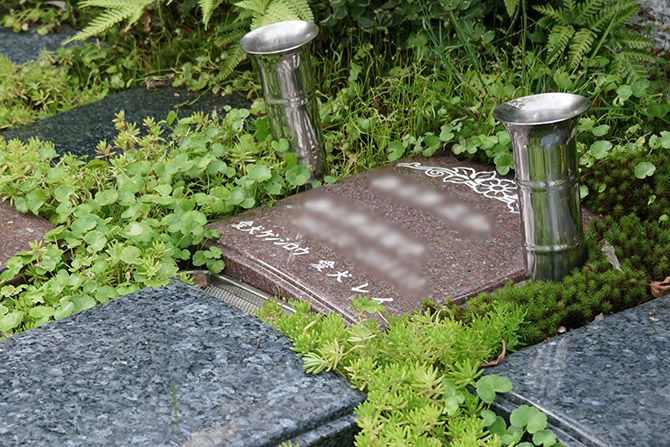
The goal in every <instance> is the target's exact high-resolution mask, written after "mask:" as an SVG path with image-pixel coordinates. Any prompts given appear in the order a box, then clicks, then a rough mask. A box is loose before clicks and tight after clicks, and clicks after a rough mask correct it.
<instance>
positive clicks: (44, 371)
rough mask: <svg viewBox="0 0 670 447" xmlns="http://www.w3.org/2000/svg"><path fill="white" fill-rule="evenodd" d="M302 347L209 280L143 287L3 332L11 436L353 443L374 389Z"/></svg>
mask: <svg viewBox="0 0 670 447" xmlns="http://www.w3.org/2000/svg"><path fill="white" fill-rule="evenodd" d="M290 348H291V343H290V342H289V341H288V339H286V337H284V336H283V335H281V334H280V333H278V332H277V331H275V330H274V329H272V328H271V327H269V326H267V325H265V324H264V323H262V322H260V321H259V320H257V319H256V318H254V317H252V316H249V315H247V314H244V313H243V312H241V311H238V310H236V309H234V308H232V307H230V306H229V305H228V304H226V303H224V302H223V301H221V300H219V299H217V298H214V297H212V296H210V295H207V294H205V293H204V292H202V291H200V290H199V289H195V288H193V287H191V286H188V285H186V284H183V283H181V282H178V281H174V282H172V283H171V284H169V285H167V286H164V287H160V288H156V289H143V290H141V291H139V292H136V293H133V294H130V295H126V296H124V297H121V298H118V299H116V300H114V301H111V302H108V303H106V304H103V305H100V306H98V307H96V308H93V309H89V310H87V311H84V312H81V313H79V314H76V315H73V316H71V317H67V318H64V319H62V320H59V321H57V322H54V323H51V324H48V325H45V326H42V327H39V328H37V329H33V330H30V331H27V332H24V333H21V334H18V335H15V336H13V337H10V338H8V339H5V340H2V341H0V414H1V415H2V417H0V446H2V447H10V446H11V447H14V446H20V445H21V446H22V445H30V446H59V447H74V446H123V447H128V446H148V447H149V446H150V447H156V446H188V447H200V446H202V447H204V446H208V447H212V446H226V447H234V446H244V447H253V446H274V445H277V444H280V443H281V442H283V441H286V440H289V439H299V440H301V444H300V445H301V446H311V445H321V444H319V442H324V443H327V442H332V444H331V445H338V446H340V445H350V444H351V442H352V438H351V436H352V433H353V432H352V429H353V428H354V427H355V422H354V420H353V416H352V413H353V408H354V407H355V406H356V405H357V404H358V403H360V402H361V401H362V400H363V399H364V397H365V396H364V395H363V394H362V393H360V392H358V391H356V390H353V389H351V387H350V384H349V383H348V382H347V381H346V380H344V379H343V378H342V377H340V376H337V375H335V374H330V373H329V374H319V375H316V376H315V375H308V374H305V373H304V371H303V367H302V360H300V359H299V358H298V357H297V356H296V355H295V353H294V352H293V351H291V349H290ZM175 406H176V411H175ZM303 441H304V442H303Z"/></svg>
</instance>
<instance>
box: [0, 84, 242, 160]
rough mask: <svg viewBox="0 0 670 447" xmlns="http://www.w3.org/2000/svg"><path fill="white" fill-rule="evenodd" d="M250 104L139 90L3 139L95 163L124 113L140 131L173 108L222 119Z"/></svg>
mask: <svg viewBox="0 0 670 447" xmlns="http://www.w3.org/2000/svg"><path fill="white" fill-rule="evenodd" d="M249 104H250V103H249V102H248V101H247V100H245V99H244V98H242V97H240V96H239V95H228V96H224V97H222V96H214V95H213V94H211V93H206V94H203V95H202V96H200V94H195V93H189V92H187V91H186V90H184V89H175V88H172V87H162V88H159V89H155V90H148V89H146V88H143V87H140V88H135V89H132V90H126V91H124V92H121V93H118V94H116V95H113V96H109V97H107V98H104V99H101V100H99V101H96V102H93V103H91V104H86V105H84V106H81V107H77V108H75V109H72V110H68V111H67V112H63V113H60V114H58V115H54V116H50V117H49V118H45V119H43V120H40V121H36V122H34V123H30V124H26V125H25V126H21V127H18V128H16V129H9V130H6V131H4V132H0V135H2V136H3V137H4V138H5V139H12V138H18V139H19V140H22V141H28V140H29V139H30V138H32V137H38V138H39V139H41V140H45V141H51V142H52V143H54V146H55V148H56V151H57V152H58V153H59V154H61V155H62V154H65V153H68V152H70V153H72V154H74V155H78V156H86V157H88V158H89V159H92V158H94V157H95V155H96V153H95V148H96V146H97V145H98V142H99V141H101V140H105V141H107V142H108V143H110V144H111V143H112V141H113V140H114V137H116V135H117V134H118V132H117V130H116V129H115V128H114V124H113V123H112V120H113V119H114V118H115V115H116V114H117V113H118V112H120V111H121V110H123V111H125V116H126V121H127V122H134V123H137V124H138V126H139V127H140V128H141V123H142V122H143V121H144V119H145V118H146V117H148V116H151V117H154V118H155V119H156V121H160V120H163V119H165V118H166V117H167V115H168V113H169V112H170V110H172V109H174V108H178V116H179V117H182V118H183V117H187V116H189V115H191V114H193V113H194V112H197V111H201V112H207V113H209V112H213V111H215V110H216V111H217V112H218V113H219V114H220V115H223V114H225V112H224V111H223V108H224V106H226V105H230V106H231V107H233V108H240V107H247V106H248V105H249Z"/></svg>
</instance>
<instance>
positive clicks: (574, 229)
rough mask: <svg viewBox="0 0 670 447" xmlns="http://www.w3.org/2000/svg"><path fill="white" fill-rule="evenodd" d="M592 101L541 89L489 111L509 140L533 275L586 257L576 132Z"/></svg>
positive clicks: (561, 269) (564, 269)
mask: <svg viewBox="0 0 670 447" xmlns="http://www.w3.org/2000/svg"><path fill="white" fill-rule="evenodd" d="M590 106H591V102H590V101H589V100H588V99H587V98H584V97H583V96H579V95H574V94H570V93H544V94H540V95H532V96H526V97H523V98H518V99H514V100H511V101H509V102H506V103H505V104H502V105H500V106H498V107H497V108H496V109H495V110H494V111H493V116H494V117H495V118H496V119H497V120H499V121H501V122H502V123H503V124H504V125H505V127H506V128H507V131H508V132H509V135H510V138H511V140H512V149H513V153H514V168H515V178H516V182H517V184H518V187H519V188H518V193H519V204H520V211H521V226H522V231H523V238H524V241H523V242H524V248H525V253H526V264H527V267H528V271H529V274H530V277H531V279H535V280H549V281H559V280H561V279H562V278H563V277H564V276H565V275H567V274H568V273H570V271H571V270H572V269H574V268H576V267H580V266H582V265H583V264H584V262H585V255H586V254H585V247H584V244H583V239H584V230H583V226H582V212H581V205H580V200H579V183H578V178H579V167H578V157H577V148H576V144H575V134H576V131H577V121H578V118H579V116H580V115H581V114H582V113H584V112H585V111H586V110H588V109H589V107H590Z"/></svg>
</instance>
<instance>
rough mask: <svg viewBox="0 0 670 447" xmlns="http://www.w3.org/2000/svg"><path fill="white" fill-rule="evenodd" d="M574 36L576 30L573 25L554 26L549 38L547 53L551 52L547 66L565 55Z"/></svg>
mask: <svg viewBox="0 0 670 447" xmlns="http://www.w3.org/2000/svg"><path fill="white" fill-rule="evenodd" d="M574 35H575V29H574V28H573V27H572V25H560V24H557V25H554V27H553V28H552V30H551V34H549V37H548V38H547V51H548V52H549V59H548V60H547V64H551V63H552V62H554V61H555V60H556V59H558V58H559V57H560V56H561V55H562V54H563V52H564V51H565V49H566V48H567V46H568V43H569V42H570V39H572V36H574Z"/></svg>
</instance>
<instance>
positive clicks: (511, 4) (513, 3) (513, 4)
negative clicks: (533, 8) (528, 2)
mask: <svg viewBox="0 0 670 447" xmlns="http://www.w3.org/2000/svg"><path fill="white" fill-rule="evenodd" d="M518 7H519V0H505V9H506V10H507V15H508V16H510V17H512V16H513V15H514V12H515V11H516V8H518Z"/></svg>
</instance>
